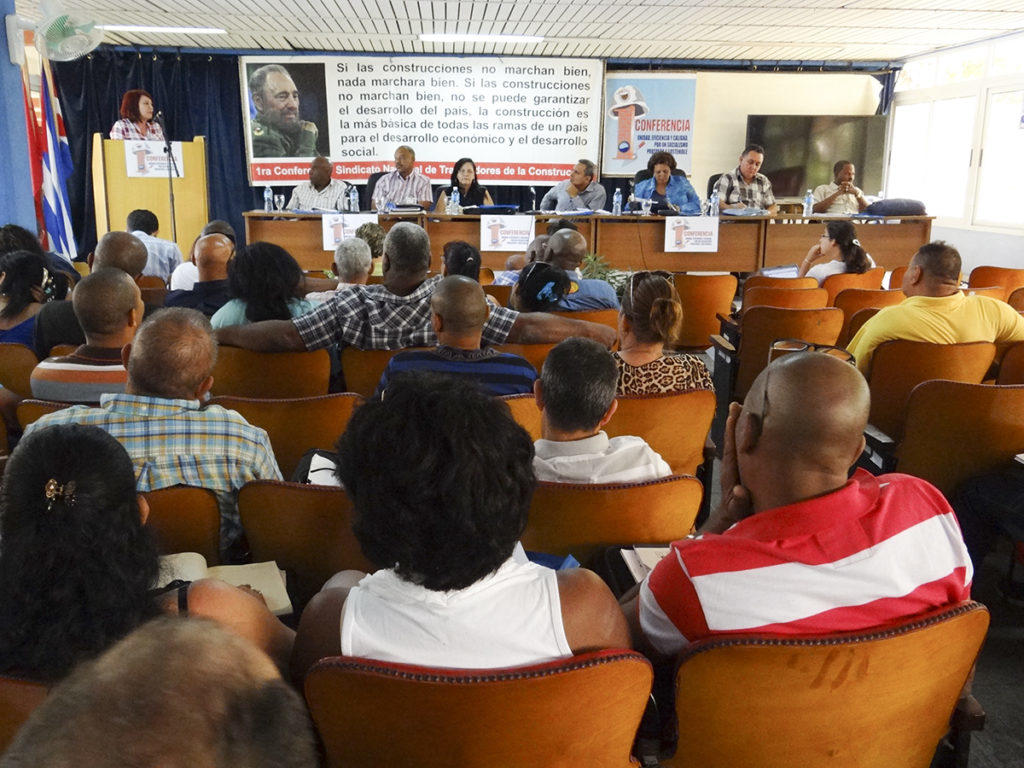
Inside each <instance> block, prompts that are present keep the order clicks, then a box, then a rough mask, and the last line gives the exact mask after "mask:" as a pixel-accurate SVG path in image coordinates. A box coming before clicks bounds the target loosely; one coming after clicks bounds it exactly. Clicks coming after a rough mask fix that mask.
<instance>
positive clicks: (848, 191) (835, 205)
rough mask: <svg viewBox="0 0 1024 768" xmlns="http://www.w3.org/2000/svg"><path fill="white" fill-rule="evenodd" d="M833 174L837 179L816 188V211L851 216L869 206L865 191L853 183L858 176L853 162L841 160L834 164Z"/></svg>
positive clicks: (814, 193) (814, 194)
mask: <svg viewBox="0 0 1024 768" xmlns="http://www.w3.org/2000/svg"><path fill="white" fill-rule="evenodd" d="M832 175H833V176H835V181H833V182H832V183H831V184H822V185H821V186H819V187H815V189H814V192H813V196H814V212H815V213H842V214H845V215H847V216H849V215H850V214H853V213H860V212H861V211H863V210H864V209H865V208H867V207H868V201H867V198H865V197H864V193H863V192H861V191H860V190H859V189H858V188H857V187H855V186H854V185H853V180H854V178H856V176H857V169H856V168H855V167H854V165H853V163H851V162H850V161H849V160H840V161H839V162H838V163H836V164H835V165H834V166H832Z"/></svg>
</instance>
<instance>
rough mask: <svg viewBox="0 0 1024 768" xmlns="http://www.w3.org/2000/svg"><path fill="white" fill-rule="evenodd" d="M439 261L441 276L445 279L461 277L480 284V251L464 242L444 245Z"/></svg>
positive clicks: (453, 241)
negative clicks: (449, 276) (452, 276)
mask: <svg viewBox="0 0 1024 768" xmlns="http://www.w3.org/2000/svg"><path fill="white" fill-rule="evenodd" d="M441 261H442V266H441V274H442V275H444V276H445V277H447V276H448V275H463V276H465V277H468V278H469V279H470V280H476V282H478V283H479V282H480V251H478V250H477V249H476V247H474V246H472V245H470V244H469V243H467V242H465V241H464V240H452V241H450V242H447V243H445V244H444V251H443V252H442V254H441Z"/></svg>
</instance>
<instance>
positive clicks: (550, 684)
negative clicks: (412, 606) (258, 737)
mask: <svg viewBox="0 0 1024 768" xmlns="http://www.w3.org/2000/svg"><path fill="white" fill-rule="evenodd" d="M652 677H653V675H652V672H651V665H650V663H649V662H648V661H647V660H646V659H644V657H643V656H641V655H640V654H638V653H633V652H632V651H598V652H596V653H586V654H581V655H579V656H573V657H571V658H568V659H562V660H560V661H552V662H547V663H544V664H537V665H533V666H529V667H517V668H514V669H497V670H495V669H488V670H469V669H436V668H430V667H417V666H412V665H407V664H392V663H387V662H380V661H371V660H368V659H356V658H345V657H343V656H338V657H334V658H328V659H323V660H321V661H320V662H318V663H317V664H316V665H315V666H314V667H313V668H312V669H311V670H310V672H309V674H308V675H307V677H306V683H305V692H306V702H307V703H308V704H309V710H310V713H311V714H312V716H313V722H314V723H315V724H316V728H317V731H319V733H320V737H321V739H322V740H323V744H324V749H325V751H326V753H327V765H328V766H329V768H335V767H338V768H340V766H345V768H379V766H413V765H414V766H417V768H450V767H451V766H453V765H458V766H460V768H494V766H552V767H554V766H587V768H626V767H627V766H630V765H635V763H633V762H632V760H631V758H630V755H629V752H630V748H631V746H632V744H633V739H634V737H635V736H636V729H637V726H638V725H639V724H640V716H641V715H642V714H643V711H644V707H645V706H646V704H647V700H648V697H649V695H650V689H651V680H652Z"/></svg>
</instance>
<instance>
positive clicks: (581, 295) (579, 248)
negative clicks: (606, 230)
mask: <svg viewBox="0 0 1024 768" xmlns="http://www.w3.org/2000/svg"><path fill="white" fill-rule="evenodd" d="M587 251H588V246H587V239H586V238H585V237H584V236H583V235H581V234H580V233H579V232H577V231H575V230H572V229H560V230H558V231H557V232H555V233H554V234H553V235H551V236H550V237H549V238H548V241H547V244H546V247H545V248H542V249H541V250H540V251H539V252H538V254H537V260H538V261H546V262H548V263H549V264H552V265H553V266H556V267H558V268H559V269H564V270H565V271H566V272H568V273H569V277H570V279H571V280H572V284H571V285H570V286H569V292H568V293H566V294H565V297H564V298H563V299H562V300H561V301H560V302H558V303H557V304H556V305H555V306H554V309H555V310H561V311H565V312H582V311H585V310H593V309H618V308H619V298H618V296H616V295H615V289H614V288H612V287H611V285H610V284H608V283H607V282H605V281H604V280H590V279H584V278H583V277H580V272H579V268H580V265H581V264H583V258H584V257H585V256H586V255H587Z"/></svg>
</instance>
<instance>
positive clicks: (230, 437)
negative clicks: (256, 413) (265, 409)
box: [25, 307, 281, 549]
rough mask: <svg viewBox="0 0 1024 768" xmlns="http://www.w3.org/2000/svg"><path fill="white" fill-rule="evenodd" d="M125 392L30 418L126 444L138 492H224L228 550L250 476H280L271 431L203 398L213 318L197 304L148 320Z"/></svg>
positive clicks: (213, 358) (125, 356) (39, 424)
mask: <svg viewBox="0 0 1024 768" xmlns="http://www.w3.org/2000/svg"><path fill="white" fill-rule="evenodd" d="M121 359H122V360H123V361H124V362H125V367H126V368H127V369H128V383H127V384H126V385H125V394H123V395H104V396H103V397H102V398H100V407H99V408H90V407H87V406H84V405H76V406H72V407H71V408H66V409H64V410H62V411H57V412H56V413H48V414H46V415H45V416H42V417H40V418H39V420H38V421H36V422H34V423H33V424H30V425H29V426H28V428H27V429H26V430H25V433H26V434H30V433H31V432H32V431H33V430H35V429H41V428H43V427H45V426H49V425H51V424H94V425H96V426H98V427H102V428H103V429H105V430H106V431H107V432H109V433H110V434H112V435H113V436H114V437H116V438H117V439H118V440H120V441H121V443H122V444H123V445H124V447H125V449H126V450H127V451H128V455H129V456H131V459H132V461H133V462H134V464H135V468H136V471H137V473H138V487H139V491H141V492H145V491H156V490H159V489H161V488H168V487H170V486H172V485H197V486H201V487H203V488H209V489H210V490H212V491H214V492H216V493H217V497H218V500H219V501H220V511H221V548H222V549H225V548H226V547H227V546H228V545H230V544H232V543H234V542H235V541H236V540H237V539H238V538H239V536H240V535H241V523H240V522H239V520H238V510H237V509H236V508H235V502H234V493H235V491H237V490H238V489H239V488H241V487H242V486H243V485H245V483H246V482H248V481H249V480H255V479H270V480H280V479H281V472H280V470H279V469H278V468H277V462H276V461H275V459H274V452H273V451H272V450H271V447H270V440H269V439H268V438H267V433H266V432H265V431H264V430H262V429H260V428H259V427H254V426H252V425H251V424H249V423H248V422H247V421H246V420H245V419H243V418H242V417H241V416H239V415H238V414H237V413H235V412H234V411H229V410H226V409H224V408H221V407H220V406H218V405H209V406H206V407H205V408H203V407H202V403H203V402H204V401H205V400H206V398H207V396H208V395H209V392H210V387H211V386H213V375H212V374H213V366H214V364H215V363H216V362H217V342H216V340H215V339H214V338H213V331H212V329H211V328H210V321H209V320H207V319H206V318H205V317H204V316H203V315H201V314H200V313H199V312H197V311H196V310H194V309H185V308H183V307H178V308H171V309H162V310H160V311H159V312H156V313H154V315H153V316H152V317H151V318H149V319H148V320H146V321H145V322H144V323H143V324H142V325H141V326H140V328H139V330H138V332H137V333H136V334H135V340H134V341H133V342H132V343H131V344H129V345H126V346H125V348H124V351H123V352H122V358H121Z"/></svg>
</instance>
